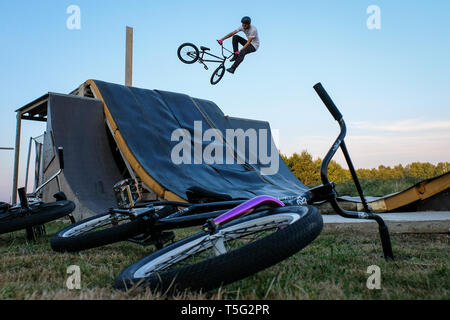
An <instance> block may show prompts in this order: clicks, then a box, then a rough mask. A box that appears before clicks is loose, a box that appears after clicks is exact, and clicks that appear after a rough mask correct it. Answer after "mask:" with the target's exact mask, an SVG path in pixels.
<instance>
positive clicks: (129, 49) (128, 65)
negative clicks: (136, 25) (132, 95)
mask: <svg viewBox="0 0 450 320" xmlns="http://www.w3.org/2000/svg"><path fill="white" fill-rule="evenodd" d="M126 34H127V40H126V53H125V85H126V86H129V87H131V86H132V85H133V28H131V27H128V26H127V31H126Z"/></svg>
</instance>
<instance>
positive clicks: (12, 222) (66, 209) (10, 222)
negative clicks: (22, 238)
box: [0, 200, 75, 234]
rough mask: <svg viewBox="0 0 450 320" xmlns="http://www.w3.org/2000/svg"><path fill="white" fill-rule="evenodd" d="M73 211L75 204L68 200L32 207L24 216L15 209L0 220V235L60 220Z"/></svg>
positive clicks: (21, 211) (21, 210)
mask: <svg viewBox="0 0 450 320" xmlns="http://www.w3.org/2000/svg"><path fill="white" fill-rule="evenodd" d="M73 210H75V204H74V203H73V202H72V201H68V200H64V201H56V202H51V203H42V204H40V205H38V206H36V207H32V208H31V209H30V211H29V212H28V213H27V214H26V215H24V213H25V211H24V210H23V209H15V210H13V211H10V212H8V213H7V214H4V215H3V218H1V219H0V234H3V233H8V232H14V231H19V230H22V229H26V228H31V227H34V226H38V225H41V224H44V223H47V222H50V221H53V220H56V219H59V218H62V217H64V216H66V215H68V214H69V213H71V212H72V211H73Z"/></svg>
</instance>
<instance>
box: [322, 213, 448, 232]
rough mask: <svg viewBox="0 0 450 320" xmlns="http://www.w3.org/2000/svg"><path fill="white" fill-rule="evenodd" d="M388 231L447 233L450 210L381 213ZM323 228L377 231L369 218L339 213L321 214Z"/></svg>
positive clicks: (375, 225)
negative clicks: (364, 218)
mask: <svg viewBox="0 0 450 320" xmlns="http://www.w3.org/2000/svg"><path fill="white" fill-rule="evenodd" d="M380 216H381V217H382V218H383V219H384V221H385V222H386V224H387V226H388V228H389V231H390V233H449V232H450V211H425V212H402V213H382V214H380ZM323 221H324V230H356V231H362V232H368V233H378V227H377V223H376V222H375V221H371V220H360V219H346V218H343V217H341V216H339V215H323Z"/></svg>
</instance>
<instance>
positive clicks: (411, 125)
mask: <svg viewBox="0 0 450 320" xmlns="http://www.w3.org/2000/svg"><path fill="white" fill-rule="evenodd" d="M349 127H352V128H355V129H365V130H374V131H384V132H386V131H388V132H417V131H434V130H450V121H449V120H441V121H439V120H438V121H424V120H420V119H409V120H403V121H396V122H391V123H389V122H383V123H373V122H367V121H359V122H358V121H356V122H351V123H350V124H349Z"/></svg>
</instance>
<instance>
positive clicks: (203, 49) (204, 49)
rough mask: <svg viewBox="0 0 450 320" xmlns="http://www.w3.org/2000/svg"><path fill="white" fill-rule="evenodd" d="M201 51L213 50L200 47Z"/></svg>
mask: <svg viewBox="0 0 450 320" xmlns="http://www.w3.org/2000/svg"><path fill="white" fill-rule="evenodd" d="M200 49H202V51H209V50H211V49H210V48H207V47H200Z"/></svg>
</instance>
